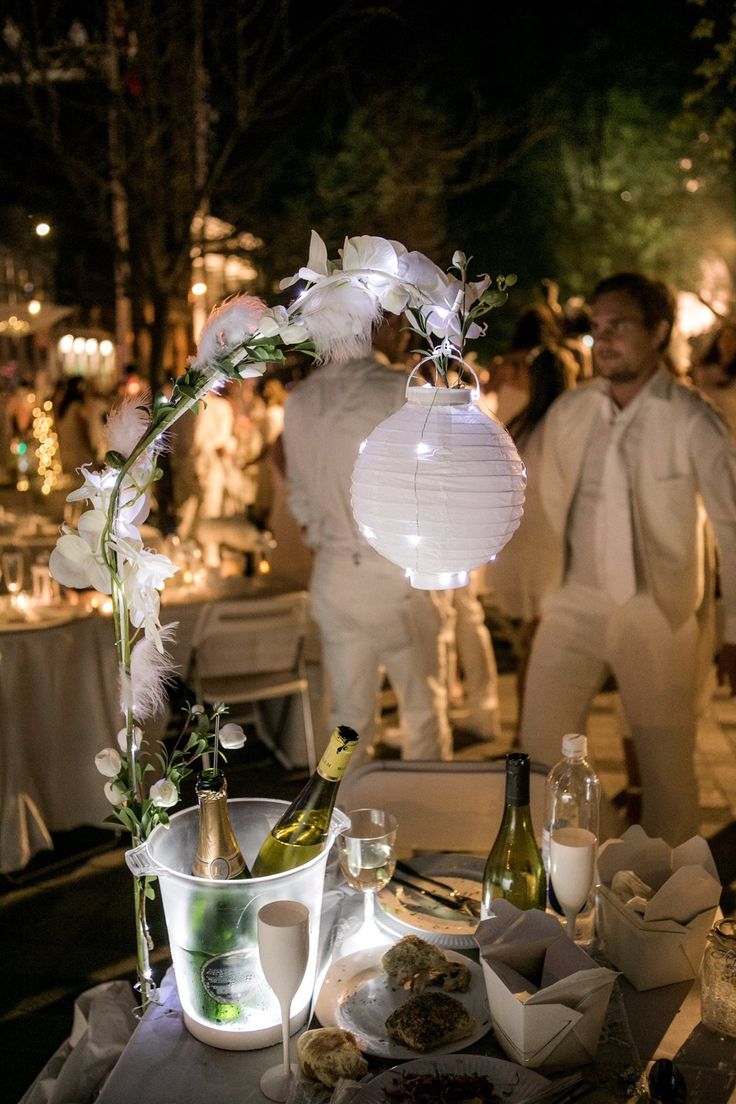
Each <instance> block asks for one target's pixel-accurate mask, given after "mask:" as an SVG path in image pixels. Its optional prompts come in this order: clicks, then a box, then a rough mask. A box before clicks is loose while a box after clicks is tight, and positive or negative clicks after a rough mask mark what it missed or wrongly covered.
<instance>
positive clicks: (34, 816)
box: [0, 577, 306, 872]
mask: <svg viewBox="0 0 736 1104" xmlns="http://www.w3.org/2000/svg"><path fill="white" fill-rule="evenodd" d="M285 589H291V588H290V587H289V586H288V585H284V584H281V583H279V581H278V580H273V579H272V578H271V577H269V578H268V579H266V580H261V579H258V578H256V579H244V578H242V577H240V578H234V579H232V580H223V581H222V583H221V584H218V585H216V586H214V585H213V586H210V587H207V588H199V589H195V588H189V589H183V588H182V589H177V590H172V591H171V592H170V593H169V594H165V596H164V604H163V607H162V622H163V623H164V624H167V623H170V622H172V621H177V622H178V624H179V627H178V629H177V634H176V640H175V641H174V643H173V646H172V648H171V651H172V654H173V658H174V661H175V663H176V664H177V667H178V670H179V672H180V673H181V674H182V675H183V676H184V675H186V672H187V669H188V667H189V661H190V658H191V638H192V633H193V630H194V626H195V624H196V622H197V619H198V618H199V616H200V615H201V613H202V611H203V609H204V608H205V607H206V606H207V604H208V603H212V602H217V601H223V600H231V599H243V600H247V599H248V598H257V597H261V596H264V595H267V594H273V593H278V592H279V591H281V592H283V590H285ZM62 616H64V614H62ZM66 617H67V620H66V621H65V622H64V623H63V624H56V623H48V624H46V623H44V622H40V623H39V624H38V625H34V626H33V627H31V626H18V625H13V624H8V625H5V626H4V627H2V626H0V718H1V719H0V872H8V871H14V870H20V869H21V868H22V867H23V866H25V865H26V864H27V863H28V862H29V860H30V859H31V858H32V857H33V855H34V854H35V853H36V852H38V851H41V850H44V849H47V848H51V847H52V846H53V845H52V841H51V835H50V833H51V832H54V831H66V830H68V829H71V828H76V827H78V826H80V825H83V824H92V825H99V826H102V825H103V822H104V821H105V818H106V817H107V816H109V815H110V811H111V809H110V805H109V803H108V802H107V800H106V798H105V796H104V792H103V784H104V781H105V780H104V779H103V778H102V776H101V775H100V774H99V772H98V771H97V769H96V767H95V765H94V757H95V755H96V754H97V752H98V751H100V750H101V749H102V748H104V747H109V746H112V745H115V737H116V734H117V732H118V731H119V729H120V728H121V727H122V719H121V716H120V710H119V705H118V673H117V661H116V655H115V647H114V640H113V628H112V622H111V619H110V617H109V616H108V617H105V616H103V615H102V614H100V613H99V612H92V613H90V612H89V611H88V610H85V609H84V608H83V607H81V606H79V607H71V606H69V607H68V609H67V612H66ZM297 713H298V711H296V710H295V711H293V715H294V717H296V715H297ZM166 722H167V718H166V717H165V716H164V717H159V718H155V719H154V721H153V722H151V723H150V724H147V725H146V732H147V736H148V738H149V740H150V741H151V743H155V741H156V739H158V738H160V737H161V736H162V735H163V733H164V731H165V728H166ZM286 739H288V740H290V741H291V740H293V743H294V745H298V741H297V740H296V739H295V738H294V734H287V736H286ZM301 745H303V738H302V740H301ZM304 761H305V762H306V758H305V760H304Z"/></svg>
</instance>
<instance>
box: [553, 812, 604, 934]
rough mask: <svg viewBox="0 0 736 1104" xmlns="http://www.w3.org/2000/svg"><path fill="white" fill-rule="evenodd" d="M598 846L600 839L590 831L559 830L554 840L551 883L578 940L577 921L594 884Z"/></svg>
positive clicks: (568, 930) (582, 829)
mask: <svg viewBox="0 0 736 1104" xmlns="http://www.w3.org/2000/svg"><path fill="white" fill-rule="evenodd" d="M597 846H598V840H597V839H596V837H595V835H594V834H593V832H589V831H588V829H587V828H556V829H555V831H554V832H553V833H552V836H551V838H550V844H549V872H550V880H551V884H552V888H553V889H554V892H555V896H556V897H557V900H558V901H559V903H560V907H561V908H562V911H563V912H564V913H565V920H566V921H567V934H568V935H569V937H570V939H574V938H575V919H576V917H577V915H578V913H579V912H580V910H581V908H582V907H583V905H584V904H585V902H586V901H587V900H588V894H589V893H590V890H591V887H592V885H593V874H594V871H595V855H596V849H597Z"/></svg>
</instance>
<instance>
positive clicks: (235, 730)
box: [220, 722, 245, 751]
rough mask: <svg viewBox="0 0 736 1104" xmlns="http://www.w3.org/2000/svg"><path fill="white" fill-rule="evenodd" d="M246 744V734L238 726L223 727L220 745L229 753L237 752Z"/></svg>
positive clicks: (231, 724) (228, 725) (227, 725)
mask: <svg viewBox="0 0 736 1104" xmlns="http://www.w3.org/2000/svg"><path fill="white" fill-rule="evenodd" d="M244 743H245V732H244V731H243V729H242V727H241V726H240V725H238V724H233V723H232V722H230V723H229V724H226V725H223V726H222V728H221V729H220V745H221V747H224V748H225V749H226V750H227V751H235V750H236V749H237V748H241V747H242V746H243V744H244Z"/></svg>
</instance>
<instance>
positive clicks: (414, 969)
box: [381, 935, 447, 992]
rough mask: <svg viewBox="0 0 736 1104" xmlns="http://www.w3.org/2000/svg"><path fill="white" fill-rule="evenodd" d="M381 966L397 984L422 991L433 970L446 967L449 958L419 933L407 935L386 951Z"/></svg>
mask: <svg viewBox="0 0 736 1104" xmlns="http://www.w3.org/2000/svg"><path fill="white" fill-rule="evenodd" d="M381 966H382V967H383V969H384V970H385V971H386V973H387V974H388V976H389V977H390V978H391V981H392V982H394V984H395V985H400V986H401V987H402V988H403V989H417V990H418V991H419V992H421V991H422V989H423V988H424V986H425V985H426V984H427V982H428V980H429V977H430V976H431V974H432V973H433V972H435V971H440V972H441V971H442V970H444V969H445V967H446V966H447V959H446V958H445V956H444V955H443V953H442V951H441V950H440V949H439V947H435V946H434V945H433V944H432V943H427V942H426V940H424V939H420V938H419V936H418V935H405V936H404V938H403V939H400V940H399V942H398V943H395V944H394V946H393V947H391V948H390V949H389V950H388V951H386V953H385V955H384V956H383V958H382V959H381Z"/></svg>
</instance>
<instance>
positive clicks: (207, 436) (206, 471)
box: [194, 392, 235, 518]
mask: <svg viewBox="0 0 736 1104" xmlns="http://www.w3.org/2000/svg"><path fill="white" fill-rule="evenodd" d="M233 427H234V418H233V409H232V406H231V405H230V403H229V402H228V400H227V399H225V398H223V397H222V395H218V394H216V393H215V392H210V394H209V395H208V396H207V400H206V402H204V403H202V410H200V412H199V414H198V416H197V420H196V422H195V424H194V449H195V467H196V471H197V478H198V480H199V487H200V496H201V504H200V511H199V516H200V517H202V518H219V517H222V514H223V509H224V500H225V489H226V472H227V467H226V461H227V458H228V457H229V456H230V455H231V454H232V453H233V452H234V450H235V439H234V433H233Z"/></svg>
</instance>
